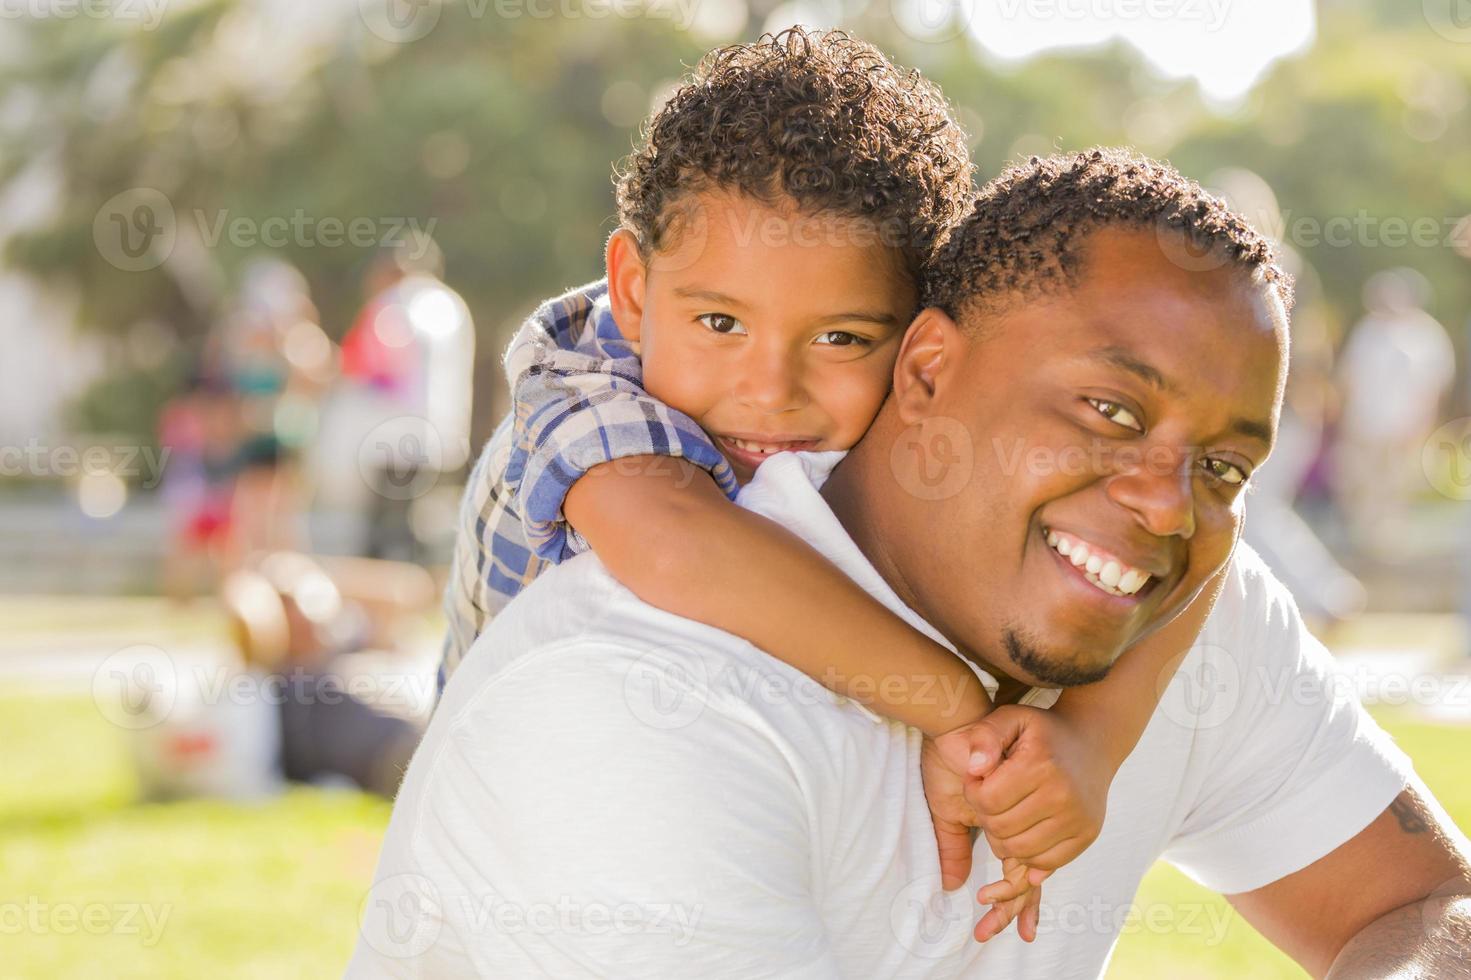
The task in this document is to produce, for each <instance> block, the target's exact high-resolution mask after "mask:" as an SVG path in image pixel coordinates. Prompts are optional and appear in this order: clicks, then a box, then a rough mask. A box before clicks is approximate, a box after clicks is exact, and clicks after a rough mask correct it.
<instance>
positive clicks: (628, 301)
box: [604, 228, 648, 343]
mask: <svg viewBox="0 0 1471 980" xmlns="http://www.w3.org/2000/svg"><path fill="white" fill-rule="evenodd" d="M604 260H605V262H606V264H607V268H608V305H609V306H610V307H611V308H612V312H613V322H614V323H616V324H618V332H619V333H621V334H623V339H624V340H627V341H629V342H631V343H638V341H639V339H640V338H641V336H642V333H643V323H644V284H645V281H646V279H647V277H648V268H647V267H646V266H645V265H644V260H643V258H642V257H640V255H639V252H638V238H637V237H636V236H635V235H634V233H633V232H631V231H629V230H628V229H627V228H619V229H618V230H617V231H615V232H613V234H612V235H611V236H610V237H609V238H608V248H607V250H606V252H605V253H604Z"/></svg>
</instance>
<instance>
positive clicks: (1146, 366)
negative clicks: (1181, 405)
mask: <svg viewBox="0 0 1471 980" xmlns="http://www.w3.org/2000/svg"><path fill="white" fill-rule="evenodd" d="M1088 354H1089V356H1091V357H1093V358H1094V359H1095V360H1100V361H1106V362H1107V363H1109V364H1112V365H1113V366H1114V367H1116V368H1120V369H1121V370H1124V371H1128V372H1129V373H1130V374H1132V375H1134V376H1135V377H1136V378H1139V379H1140V380H1141V381H1143V382H1145V383H1146V384H1148V385H1149V386H1150V387H1152V388H1156V389H1158V390H1160V391H1163V392H1165V393H1167V394H1171V395H1175V396H1177V397H1178V396H1180V395H1181V389H1180V386H1179V385H1178V384H1176V383H1175V382H1174V381H1171V380H1170V379H1169V378H1166V377H1165V376H1164V374H1162V373H1161V372H1160V370H1159V368H1157V367H1155V366H1154V365H1153V364H1150V363H1149V362H1148V361H1144V360H1141V359H1140V358H1139V357H1138V356H1136V355H1135V354H1134V353H1133V352H1132V351H1130V350H1129V349H1128V348H1127V347H1119V346H1116V345H1111V346H1107V347H1095V348H1093V350H1091V351H1089V352H1088ZM1229 428H1230V430H1231V431H1232V432H1235V433H1238V434H1240V435H1243V436H1246V437H1247V438H1248V439H1255V440H1256V441H1257V442H1260V443H1262V444H1263V445H1265V446H1270V445H1271V444H1272V427H1271V425H1270V424H1268V423H1266V422H1262V421H1260V420H1258V419H1248V418H1243V417H1242V416H1240V415H1237V416H1233V417H1232V419H1231V422H1230V424H1229Z"/></svg>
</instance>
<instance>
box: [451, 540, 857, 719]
mask: <svg viewBox="0 0 1471 980" xmlns="http://www.w3.org/2000/svg"><path fill="white" fill-rule="evenodd" d="M569 665H578V666H575V667H569ZM527 672H530V673H531V674H533V675H535V674H544V673H555V674H557V675H559V676H561V677H562V679H563V680H564V681H565V683H566V684H568V685H569V690H568V692H567V694H568V696H569V697H582V696H584V695H586V696H589V697H600V696H603V695H604V694H606V693H607V690H608V689H609V686H610V685H611V686H612V687H614V688H618V687H619V685H622V686H623V687H625V688H627V689H629V690H643V689H651V688H659V689H662V690H663V693H666V694H669V695H670V696H671V697H673V696H674V694H675V693H677V692H678V691H684V692H687V693H690V694H692V696H696V697H698V698H699V699H701V700H704V701H713V702H714V703H717V704H738V703H745V702H746V701H748V700H749V699H750V696H751V695H752V692H753V691H764V692H771V691H773V690H779V691H781V692H786V695H787V696H783V695H781V694H779V695H777V696H775V697H774V698H772V699H771V701H772V704H773V705H774V706H775V707H777V708H781V707H784V706H787V705H788V704H790V705H794V706H798V707H801V706H804V705H812V704H816V703H819V702H822V701H827V702H829V703H837V701H838V700H839V699H837V698H836V697H835V696H833V695H831V694H829V693H828V692H827V691H826V689H824V688H822V687H821V685H818V684H817V683H816V682H815V681H812V680H810V679H809V678H807V677H806V675H804V674H802V673H801V672H800V671H797V670H796V669H795V668H793V667H790V666H788V665H787V664H785V663H783V662H781V661H779V660H776V659H775V658H773V657H771V656H770V655H769V654H766V653H764V652H763V651H761V650H760V649H758V648H757V647H755V646H753V645H752V644H751V643H749V642H748V641H746V640H744V639H742V638H741V637H739V636H736V635H734V634H732V633H727V632H726V631H724V630H720V629H717V628H715V627H713V626H707V625H705V624H704V623H699V622H696V621H694V620H691V619H686V618H684V617H682V616H677V615H675V614H673V613H670V612H666V611H664V610H662V609H659V608H657V607H655V606H651V605H649V604H648V603H646V602H643V601H642V600H640V599H639V598H638V597H637V596H635V595H634V594H633V593H632V592H630V591H629V590H628V589H626V588H625V587H624V586H622V585H621V584H619V583H618V581H617V580H616V579H614V578H613V576H612V575H611V574H609V573H608V571H607V569H606V568H605V567H604V565H603V564H602V562H601V561H600V560H599V559H598V557H597V555H596V554H595V553H593V552H585V553H583V554H581V555H578V556H576V557H574V558H570V559H568V560H567V561H564V562H562V563H560V564H558V565H555V566H552V567H550V568H548V569H547V570H546V571H544V572H543V573H542V574H541V575H539V576H538V577H537V579H536V580H535V581H534V582H532V583H531V584H530V585H528V586H527V587H526V589H525V590H523V591H522V592H521V593H520V595H518V596H517V597H516V598H515V599H514V600H513V601H512V602H510V603H509V604H508V605H507V606H506V607H505V608H504V609H503V610H501V612H500V613H499V614H497V615H496V616H495V618H494V619H492V620H491V621H490V623H489V624H488V625H487V627H486V629H485V630H484V632H482V633H481V635H480V636H479V637H478V638H477V639H476V640H475V642H474V644H473V645H472V646H471V647H470V650H469V652H468V653H467V654H466V656H465V658H464V660H463V662H462V663H461V664H460V666H459V668H458V669H457V670H456V671H455V674H454V676H453V677H452V678H451V680H450V684H451V685H452V686H456V685H457V686H458V687H459V688H460V689H463V690H465V691H467V692H468V691H471V690H476V691H478V690H483V689H485V688H486V687H487V685H494V684H497V683H501V682H503V681H504V680H505V679H507V678H509V677H511V675H512V673H520V674H525V673H527ZM462 674H463V675H464V680H463V681H461V679H460V678H461V675H462ZM521 680H522V682H524V681H525V678H522V679H521ZM652 693H653V694H655V695H657V694H658V693H659V691H657V690H656V691H653V692H652ZM804 699H805V700H804ZM455 700H462V698H460V697H458V696H456V695H455V694H454V693H453V692H452V691H451V689H450V687H447V688H446V691H445V699H444V700H443V701H442V702H441V707H446V706H448V705H449V703H450V702H451V701H455Z"/></svg>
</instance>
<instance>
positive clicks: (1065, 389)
mask: <svg viewBox="0 0 1471 980" xmlns="http://www.w3.org/2000/svg"><path fill="white" fill-rule="evenodd" d="M947 322H948V321H947ZM964 329H965V331H969V330H972V329H976V330H977V332H975V333H974V334H973V335H971V336H966V337H963V338H962V341H961V343H960V344H959V345H958V346H959V347H960V351H959V356H958V358H957V359H956V361H955V362H953V363H952V364H951V365H950V366H949V368H947V371H948V376H947V377H940V378H939V380H938V381H937V383H936V385H935V388H934V392H933V401H931V402H930V403H928V405H927V406H926V407H925V410H924V412H923V413H921V414H922V415H926V416H928V417H929V418H930V420H931V421H930V423H929V424H930V427H931V429H933V428H934V427H935V426H936V425H937V424H939V425H953V423H952V422H946V421H944V420H946V419H948V420H954V422H958V423H959V424H960V425H961V426H963V427H964V429H965V430H967V431H968V432H969V434H970V436H971V439H972V442H973V446H974V460H975V462H974V471H973V473H972V475H971V477H970V479H969V480H968V481H967V482H966V483H965V484H964V489H962V490H961V491H960V492H959V493H958V494H956V495H955V496H953V497H950V498H949V499H945V500H939V501H934V502H928V501H917V500H913V499H905V500H901V501H900V502H899V506H901V507H903V508H905V509H906V510H907V512H908V516H907V517H906V518H904V519H903V520H904V522H907V523H908V526H909V529H908V531H907V532H905V533H903V534H901V535H900V537H902V538H903V539H904V543H902V544H900V545H898V546H897V548H896V551H895V553H896V554H897V553H899V552H907V553H905V554H904V557H903V558H901V559H899V560H900V566H901V567H900V569H899V571H900V574H901V575H902V576H903V577H904V578H905V580H906V581H907V583H908V585H909V591H910V592H911V593H912V594H913V596H914V597H915V598H916V599H917V600H919V601H920V602H921V604H922V606H923V612H924V613H925V614H926V615H929V616H933V617H934V622H935V625H936V626H937V627H938V628H940V629H941V630H942V631H943V632H944V633H946V635H949V636H950V637H951V638H952V639H954V640H956V641H957V642H958V643H960V644H961V645H962V646H966V647H968V648H970V649H971V650H973V651H974V652H976V653H977V654H979V655H982V656H983V657H984V659H987V660H989V661H990V662H991V663H992V664H993V665H995V666H996V667H997V668H998V669H1000V670H1002V671H1003V672H1004V673H1006V674H1009V675H1010V676H1012V677H1014V678H1016V679H1017V680H1019V681H1023V682H1025V683H1029V684H1039V683H1040V684H1049V685H1059V686H1063V685H1070V684H1082V683H1089V682H1092V681H1095V680H1098V679H1100V678H1101V677H1102V676H1103V675H1104V674H1105V673H1106V672H1107V671H1108V669H1109V667H1110V666H1111V665H1112V664H1113V662H1114V661H1115V660H1116V659H1117V658H1118V657H1119V655H1120V654H1121V653H1122V652H1123V651H1124V650H1125V649H1126V648H1127V647H1128V646H1130V645H1132V644H1133V643H1135V642H1136V641H1138V640H1139V639H1141V638H1143V637H1144V636H1145V635H1146V634H1147V633H1149V632H1150V631H1152V630H1153V629H1154V628H1156V627H1157V626H1159V625H1161V624H1162V623H1163V622H1166V621H1168V619H1170V618H1172V617H1173V616H1174V615H1175V614H1176V613H1177V612H1179V611H1180V610H1181V609H1183V608H1184V606H1185V605H1186V604H1187V603H1188V601H1189V600H1190V599H1191V598H1192V597H1193V596H1194V595H1195V594H1196V593H1197V592H1198V590H1199V589H1200V587H1201V586H1202V585H1203V584H1204V583H1205V582H1206V580H1207V579H1208V578H1209V577H1210V576H1211V575H1212V574H1213V573H1214V572H1215V571H1217V570H1218V569H1219V568H1220V567H1221V566H1222V565H1223V564H1224V563H1225V561H1226V560H1227V558H1228V557H1229V556H1230V553H1231V550H1232V548H1233V547H1234V545H1235V542H1236V538H1237V535H1238V532H1239V531H1240V527H1241V520H1242V509H1243V505H1244V493H1245V488H1244V486H1243V485H1242V484H1243V483H1244V482H1245V480H1246V479H1247V478H1248V477H1249V476H1250V474H1251V473H1252V471H1253V470H1254V469H1255V468H1256V467H1257V466H1259V465H1260V464H1261V463H1262V462H1263V461H1264V460H1265V459H1266V457H1267V454H1268V452H1269V451H1270V449H1271V446H1272V441H1273V439H1274V437H1275V431H1276V422H1277V415H1278V410H1279V405H1280V389H1281V384H1282V380H1283V375H1284V372H1285V368H1286V365H1285V329H1286V328H1285V314H1284V312H1283V310H1282V308H1281V305H1280V302H1278V301H1277V300H1276V299H1275V298H1274V297H1273V296H1272V295H1271V294H1270V293H1269V292H1268V291H1267V290H1266V288H1265V287H1262V286H1260V285H1255V284H1252V283H1251V282H1249V281H1248V279H1247V277H1246V276H1245V275H1243V274H1242V273H1241V272H1240V271H1239V270H1235V269H1231V268H1221V269H1215V270H1210V271H1204V272H1200V271H1195V272H1192V271H1187V270H1185V269H1182V268H1180V267H1179V266H1178V265H1176V264H1174V263H1172V262H1171V261H1170V259H1169V258H1168V257H1167V256H1166V255H1165V254H1164V253H1163V252H1162V251H1161V248H1160V245H1159V242H1158V240H1157V238H1156V237H1155V235H1154V234H1153V233H1151V232H1142V233H1141V232H1135V231H1127V230H1116V229H1106V230H1104V231H1100V232H1098V233H1096V234H1095V235H1094V236H1093V239H1092V241H1091V242H1090V243H1088V245H1087V249H1086V253H1085V262H1084V266H1083V271H1082V275H1081V279H1080V282H1079V284H1078V286H1077V288H1076V289H1073V290H1071V291H1066V292H1064V293H1062V294H1060V295H1057V296H1052V297H1046V298H1044V299H1041V300H1039V301H1033V302H1018V303H1017V304H1015V305H1014V306H1013V307H1011V308H1010V309H1008V310H1006V311H1004V312H1002V313H1000V314H998V315H996V316H994V317H991V318H987V319H986V320H985V321H984V322H979V323H978V324H972V325H970V326H969V327H967V328H964ZM905 356H908V355H907V349H906V355H905ZM901 374H902V365H901ZM901 411H903V410H901ZM936 417H939V419H940V420H939V422H938V423H937V421H936ZM904 421H906V422H911V423H912V422H915V421H918V419H917V418H915V417H913V413H912V412H911V413H910V417H906V418H905V419H904ZM920 431H921V432H923V431H925V430H920ZM921 438H923V436H921ZM892 483H893V481H891V485H892ZM894 493H895V494H903V493H905V491H904V490H903V489H902V487H898V486H895V487H894ZM910 496H911V498H912V495H910ZM1080 550H1083V551H1085V552H1086V554H1087V555H1088V556H1089V560H1083V562H1082V564H1079V563H1078V562H1079V558H1080V556H1079V552H1080ZM1061 551H1069V552H1070V553H1071V554H1070V555H1068V556H1064V555H1063V554H1062V553H1061ZM1110 563H1114V564H1115V565H1116V567H1115V568H1112V569H1111V568H1110V567H1109V565H1110ZM1090 569H1093V571H1091V572H1090ZM1146 575H1147V578H1145V576H1146Z"/></svg>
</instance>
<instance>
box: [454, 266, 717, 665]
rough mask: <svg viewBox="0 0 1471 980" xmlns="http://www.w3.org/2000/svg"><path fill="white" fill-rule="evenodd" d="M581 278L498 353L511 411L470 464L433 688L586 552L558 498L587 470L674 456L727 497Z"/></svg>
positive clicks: (694, 435)
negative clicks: (533, 592)
mask: <svg viewBox="0 0 1471 980" xmlns="http://www.w3.org/2000/svg"><path fill="white" fill-rule="evenodd" d="M606 295H607V286H606V285H605V284H604V283H602V282H597V283H593V284H591V285H589V286H584V287H582V288H580V289H576V290H573V291H572V292H570V293H568V294H566V295H565V296H560V297H558V298H556V299H554V300H551V301H549V302H547V303H546V304H544V305H543V306H542V307H541V308H540V309H538V310H537V311H536V313H534V314H533V315H532V316H531V317H530V318H529V319H528V320H527V321H526V323H525V324H524V325H523V326H522V328H521V329H520V331H519V332H518V333H517V334H516V338H515V339H514V340H513V341H512V342H511V346H510V348H509V349H508V350H507V352H506V373H507V375H508V377H509V380H510V382H511V391H512V394H513V396H514V397H515V401H516V408H515V411H514V412H513V413H512V414H511V415H509V416H507V417H506V419H505V420H503V421H502V423H501V424H500V425H499V426H498V427H497V428H496V431H495V435H493V436H492V437H491V439H490V441H489V442H488V443H486V445H485V449H484V450H483V451H482V452H481V454H480V458H479V460H478V461H477V462H476V464H475V467H474V469H472V470H471V472H470V478H469V482H468V484H467V486H466V487H465V495H464V498H463V499H462V501H461V504H460V514H459V525H458V534H457V535H456V539H455V546H454V556H453V559H452V561H451V566H450V580H449V583H448V585H447V587H446V589H445V595H444V611H445V618H446V619H447V620H448V624H449V630H448V634H447V635H446V637H445V642H444V652H443V658H442V662H441V665H440V674H439V685H440V687H441V688H442V687H443V686H444V682H445V680H446V679H447V678H448V676H449V674H450V673H451V672H452V671H453V670H454V669H455V667H456V666H458V665H459V662H460V659H461V658H462V657H464V655H465V653H466V652H467V651H468V650H469V649H470V645H471V644H472V643H474V642H475V638H476V637H477V636H479V635H480V632H481V631H482V630H483V629H484V628H485V624H486V623H487V622H488V621H489V620H490V618H491V617H492V616H494V615H495V614H496V613H498V612H499V611H500V610H501V609H502V608H503V607H504V606H505V605H506V603H508V602H510V601H511V599H512V598H514V597H515V596H516V594H517V593H519V592H520V591H521V590H522V589H524V588H525V587H526V586H527V585H528V584H530V583H531V582H532V580H534V579H535V578H536V576H537V575H539V574H541V572H542V570H544V569H545V568H546V567H547V565H548V564H551V563H554V562H560V561H562V560H564V559H566V558H570V557H571V556H573V555H575V554H578V553H580V552H582V551H585V550H587V543H586V542H585V541H583V540H582V538H581V537H580V536H579V535H578V534H577V532H576V531H575V530H573V529H572V528H571V527H570V526H569V525H568V524H567V522H566V519H565V518H564V517H563V516H562V501H563V500H564V499H566V496H567V491H568V489H570V488H571V486H572V484H573V483H575V482H576V481H577V479H578V477H580V476H581V475H582V474H583V473H585V472H586V471H587V470H588V468H589V467H591V466H594V465H596V464H598V463H601V462H605V461H609V460H614V459H621V458H622V457H624V456H639V455H660V456H680V457H683V458H686V459H689V460H690V461H691V462H693V463H695V464H696V465H698V466H700V467H702V468H704V469H706V470H708V471H709V472H710V475H711V476H712V477H714V478H715V482H716V484H717V485H718V486H719V487H720V489H721V490H722V491H724V493H725V494H726V496H728V497H731V498H732V499H734V497H735V494H736V491H737V489H738V487H737V484H736V480H735V474H734V473H733V472H732V471H731V468H730V464H729V463H727V462H726V460H725V457H724V456H722V455H721V454H720V451H719V450H718V449H716V448H715V446H714V444H713V443H712V442H711V441H710V438H709V437H708V436H707V435H706V434H705V432H704V430H703V429H701V428H700V427H699V425H697V424H696V423H695V421H694V420H693V419H691V418H689V417H688V416H686V415H683V414H681V413H679V412H676V411H675V410H674V409H672V408H670V407H668V406H667V405H664V404H663V403H661V402H659V401H658V400H657V399H654V398H652V397H651V396H650V395H649V394H648V393H647V392H645V391H644V390H643V384H642V376H643V368H642V364H641V363H640V362H639V359H638V355H637V353H636V352H635V351H634V349H633V348H632V346H631V345H629V344H628V343H627V342H626V341H625V340H624V339H623V337H622V336H621V335H620V334H619V333H618V328H617V325H616V324H615V323H613V318H612V315H611V313H610V312H609V311H608V308H607V304H606V301H605V297H606Z"/></svg>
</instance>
